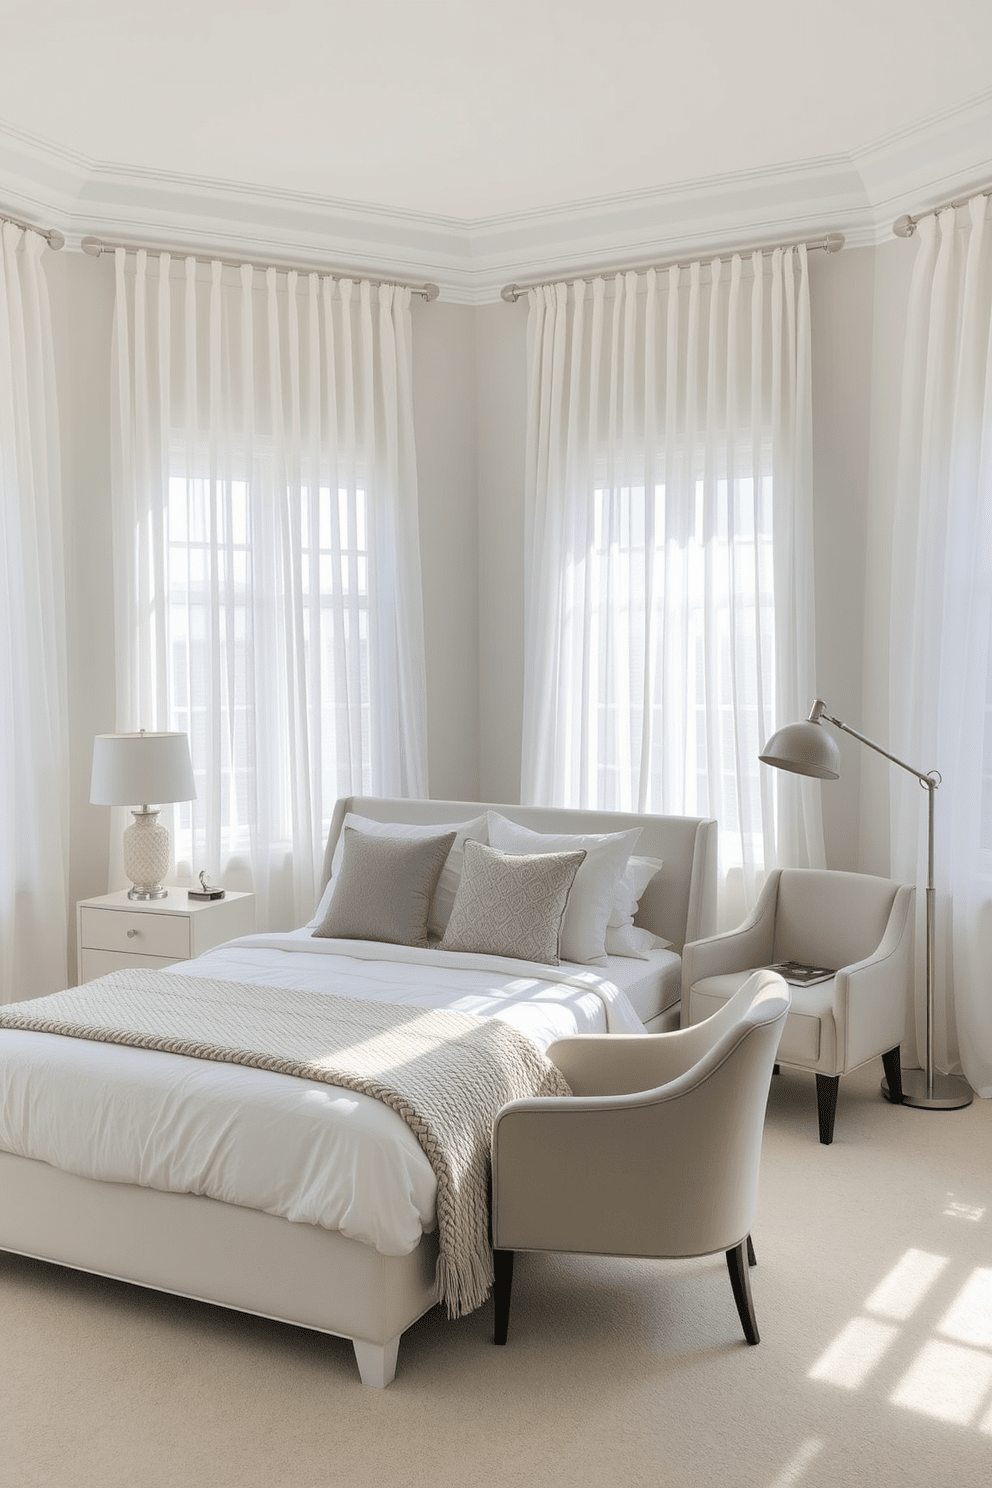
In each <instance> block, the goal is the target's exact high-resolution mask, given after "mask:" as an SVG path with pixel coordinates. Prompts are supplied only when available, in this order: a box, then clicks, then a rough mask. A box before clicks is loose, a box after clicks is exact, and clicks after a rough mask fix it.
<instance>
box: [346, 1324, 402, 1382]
mask: <svg viewBox="0 0 992 1488" xmlns="http://www.w3.org/2000/svg"><path fill="white" fill-rule="evenodd" d="M353 1342H354V1345H355V1358H356V1359H357V1360H358V1372H359V1374H360V1375H361V1376H362V1384H363V1385H371V1386H372V1388H373V1389H374V1390H384V1389H385V1388H386V1386H387V1385H388V1384H391V1383H392V1381H393V1377H394V1376H395V1374H396V1354H397V1351H398V1349H399V1346H400V1335H399V1333H397V1335H396V1337H395V1338H391V1339H390V1340H389V1342H388V1343H366V1342H365V1340H364V1339H363V1338H356V1339H354V1340H353Z"/></svg>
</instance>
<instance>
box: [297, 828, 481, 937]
mask: <svg viewBox="0 0 992 1488" xmlns="http://www.w3.org/2000/svg"><path fill="white" fill-rule="evenodd" d="M345 827H353V828H354V829H355V831H356V832H365V833H366V835H368V836H370V837H406V838H409V839H410V840H411V841H414V840H421V839H423V838H424V837H438V836H442V835H443V834H444V833H445V832H454V834H455V840H454V843H453V844H452V848H451V851H450V852H449V853H448V856H447V858H446V859H445V864H444V867H443V868H442V869H441V877H440V878H439V879H438V881H437V888H436V889H435V890H434V898H433V899H432V900H431V908H430V915H429V917H428V921H427V929H428V933H429V934H431V935H443V934H444V927H445V925H446V924H447V923H448V916H449V915H450V914H451V906H452V905H453V904H454V902H455V893H456V891H457V889H458V880H459V879H460V878H461V875H462V849H463V848H464V846H465V841H466V839H467V838H469V837H471V838H473V839H474V840H475V841H476V842H485V841H486V840H487V838H486V817H485V813H483V815H482V816H476V817H473V819H472V820H471V821H467V822H442V823H439V824H430V825H423V824H418V823H415V822H380V821H373V820H372V818H371V817H369V816H358V815H357V814H356V813H355V812H354V811H349V812H348V814H347V816H346V817H345V819H344V821H343V823H342V829H341V835H340V837H339V838H338V840H337V843H336V844H335V848H334V857H333V859H332V861H331V877H330V878H329V879H328V880H327V884H326V886H325V888H324V892H323V894H322V895H321V897H320V903H319V904H318V906H317V910H316V912H315V914H314V917H313V919H312V920H310V921H309V925H310V928H311V929H315V928H316V927H317V926H318V925H319V924H320V923H321V921H322V920H323V918H324V916H325V914H326V913H327V906H328V905H329V904H330V902H331V895H332V894H333V892H334V882H335V879H336V878H337V875H338V873H339V871H340V868H341V854H342V852H343V851H344V828H345Z"/></svg>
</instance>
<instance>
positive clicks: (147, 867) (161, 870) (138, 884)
mask: <svg viewBox="0 0 992 1488" xmlns="http://www.w3.org/2000/svg"><path fill="white" fill-rule="evenodd" d="M131 815H132V816H133V817H134V821H133V822H132V823H131V825H130V826H129V827H128V828H127V830H126V831H125V833H124V872H125V873H126V874H127V876H128V878H129V879H130V880H131V884H132V887H131V888H130V889H129V890H128V896H127V897H128V898H129V899H165V898H167V897H168V893H169V891H168V889H166V888H164V887H163V884H162V880H163V879H164V878H165V876H166V874H167V873H168V871H169V846H170V845H169V833H168V831H167V830H166V828H165V827H163V826H161V824H160V823H159V820H158V807H157V806H156V807H149V806H143V807H142V808H141V809H140V810H134V811H132V813H131Z"/></svg>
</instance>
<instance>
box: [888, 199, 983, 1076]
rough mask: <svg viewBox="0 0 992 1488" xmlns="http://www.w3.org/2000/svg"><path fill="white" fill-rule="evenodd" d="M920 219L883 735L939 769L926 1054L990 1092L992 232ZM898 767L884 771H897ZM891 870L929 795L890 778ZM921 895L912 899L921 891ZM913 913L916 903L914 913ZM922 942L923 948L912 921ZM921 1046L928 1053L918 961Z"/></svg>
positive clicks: (906, 871)
mask: <svg viewBox="0 0 992 1488" xmlns="http://www.w3.org/2000/svg"><path fill="white" fill-rule="evenodd" d="M989 216H990V207H989V199H988V198H987V197H976V198H975V199H974V200H973V201H972V202H971V203H970V204H969V206H968V208H967V210H965V211H963V212H960V213H958V212H956V211H955V210H954V209H953V208H949V209H947V210H945V211H942V212H941V213H940V214H939V215H931V216H929V217H925V218H923V219H922V220H921V221H920V222H919V224H918V227H917V232H918V234H919V247H918V253H917V259H916V263H915V265H914V274H913V281H912V286H911V290H910V306H909V316H908V329H907V338H906V350H905V358H904V364H903V365H904V371H903V401H902V419H901V433H900V450H899V466H898V471H899V474H898V481H899V485H898V505H897V509H896V521H895V541H894V544H893V571H892V594H893V601H892V625H891V663H890V709H891V727H890V738H891V741H892V748H893V750H894V751H895V752H896V753H898V754H900V755H901V756H903V757H904V758H907V759H909V760H910V762H911V763H912V764H915V765H917V766H918V767H919V768H920V769H921V770H929V769H937V770H939V771H940V773H941V775H942V777H943V779H942V784H941V786H940V788H939V789H938V791H937V793H936V811H935V823H936V831H935V882H936V886H937V899H936V930H937V935H936V942H937V952H936V994H937V1014H938V1021H937V1027H936V1030H935V1045H936V1047H935V1059H936V1062H937V1064H938V1066H939V1067H940V1068H941V1069H945V1070H956V1069H957V1068H959V1067H960V1068H962V1069H963V1071H964V1074H965V1076H966V1078H967V1079H968V1081H969V1083H970V1084H971V1085H972V1086H973V1087H974V1089H975V1090H977V1091H978V1092H979V1093H980V1094H982V1095H986V1096H992V995H990V992H989V985H990V983H989V968H990V967H992V671H990V664H989V663H990V652H989V638H990V629H992V223H990V221H989ZM902 774H903V772H901V771H898V770H897V771H893V776H894V777H898V776H901V775H902ZM891 820H892V844H891V856H892V869H893V872H894V873H897V874H898V875H900V876H901V877H904V878H906V879H907V881H909V882H916V883H919V884H922V883H925V881H926V809H925V798H924V799H921V792H920V790H919V789H918V788H916V787H915V786H914V784H913V782H912V780H911V779H910V778H909V777H908V776H906V777H905V784H904V781H903V779H896V778H894V779H893V782H892V811H891ZM919 897H920V899H921V900H922V898H923V896H922V894H921V895H920V896H919ZM922 910H923V906H922V904H921V905H920V914H921V916H922ZM917 941H918V947H919V950H920V953H921V955H922V948H923V945H924V930H923V922H922V918H921V922H920V927H919V934H918V936H917ZM917 983H918V993H917V1040H918V1049H919V1053H920V1062H921V1063H922V1058H923V1047H924V1045H923V1039H924V1035H923V988H924V979H923V972H922V967H921V969H920V972H919V975H918V978H917Z"/></svg>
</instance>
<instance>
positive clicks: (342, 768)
mask: <svg viewBox="0 0 992 1488" xmlns="http://www.w3.org/2000/svg"><path fill="white" fill-rule="evenodd" d="M116 270H117V289H116V318H115V333H114V358H113V360H114V368H113V376H114V387H115V405H114V411H115V438H114V445H115V452H116V465H115V470H114V501H115V515H116V521H115V528H116V532H117V535H118V539H117V540H118V549H117V552H116V554H115V571H116V588H117V595H116V601H117V603H116V613H117V648H118V675H119V678H120V682H119V698H118V727H119V728H121V729H136V728H138V727H146V728H175V729H183V730H187V731H188V732H189V736H190V745H191V752H192V758H193V767H194V774H195V778H196V784H197V799H196V801H195V802H194V803H192V805H191V806H189V807H185V806H184V807H177V808H176V809H175V811H174V812H173V818H174V834H175V835H174V842H175V845H176V856H177V864H176V871H177V874H178V875H179V877H180V881H182V880H183V879H185V878H186V877H187V876H188V875H190V874H193V875H195V874H196V873H198V872H199V871H200V870H201V869H204V868H205V869H207V870H208V872H209V873H211V875H214V876H216V875H223V876H224V878H225V881H226V882H227V883H228V884H230V885H232V886H236V887H245V888H248V887H250V888H252V889H253V890H254V892H255V894H256V900H257V923H258V925H259V928H260V929H262V928H275V927H277V926H283V927H285V926H289V925H296V924H301V923H303V921H304V920H305V919H306V918H307V916H308V915H309V914H310V913H311V912H312V908H313V902H314V891H315V887H316V884H317V881H318V878H319V873H320V866H321V861H322V854H323V843H324V838H325V835H326V830H327V824H328V820H329V817H330V812H331V810H332V808H333V804H334V801H335V800H336V799H337V798H338V797H339V796H340V795H344V794H351V793H353V792H354V793H359V792H364V793H372V794H384V795H400V796H416V795H425V794H426V792H427V764H426V680H425V677H426V674H425V663H424V641H423V614H422V600H421V577H420V547H419V529H418V520H417V483H416V460H415V450H414V438H413V418H412V396H411V387H410V364H411V356H410V309H409V306H410V291H409V290H408V289H404V288H400V287H397V286H390V285H382V286H373V285H371V284H369V283H367V282H364V281H362V282H358V281H349V280H333V279H330V278H325V277H322V276H318V275H317V274H309V275H298V274H296V273H293V272H290V273H285V272H282V271H276V270H275V269H267V270H265V271H264V272H261V273H260V272H258V271H255V270H253V269H252V268H251V267H250V266H247V265H246V266H243V267H242V268H241V269H240V270H238V271H232V270H229V269H225V268H224V267H222V265H221V264H219V263H216V262H215V263H211V264H209V265H205V264H201V263H199V262H197V261H196V260H194V259H192V258H187V259H184V260H182V261H181V262H175V263H174V262H172V261H171V260H170V257H169V255H168V254H162V255H161V256H158V257H152V256H149V255H147V254H145V253H144V252H139V253H138V254H136V255H135V256H134V258H133V260H132V259H131V258H130V257H129V256H128V255H126V254H125V253H124V252H123V250H118V251H117V263H116ZM116 836H117V833H116V832H115V833H114V838H116Z"/></svg>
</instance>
